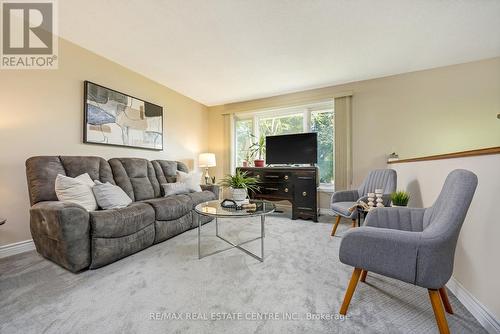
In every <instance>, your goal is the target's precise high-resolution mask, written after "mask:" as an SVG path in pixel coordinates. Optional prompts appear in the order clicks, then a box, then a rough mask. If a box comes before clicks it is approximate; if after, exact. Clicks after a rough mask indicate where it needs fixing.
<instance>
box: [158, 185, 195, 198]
mask: <svg viewBox="0 0 500 334" xmlns="http://www.w3.org/2000/svg"><path fill="white" fill-rule="evenodd" d="M161 186H162V187H163V192H164V193H165V197H167V196H170V195H179V194H187V193H189V189H188V187H187V184H185V183H184V182H175V183H162V184H161Z"/></svg>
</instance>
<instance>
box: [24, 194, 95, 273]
mask: <svg viewBox="0 0 500 334" xmlns="http://www.w3.org/2000/svg"><path fill="white" fill-rule="evenodd" d="M30 229H31V235H32V236H33V241H34V242H35V246H36V249H37V251H38V252H39V253H40V254H41V255H43V256H45V257H47V258H49V259H50V260H52V261H54V262H56V263H57V264H59V265H60V266H62V267H64V268H66V269H68V270H70V271H73V272H77V271H79V270H81V269H84V268H86V267H88V266H89V264H90V222H89V212H88V211H87V210H85V209H84V208H83V207H82V206H80V205H78V204H74V203H70V202H60V201H50V202H38V203H36V204H35V205H33V206H32V207H31V209H30Z"/></svg>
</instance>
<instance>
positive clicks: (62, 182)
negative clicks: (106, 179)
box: [55, 173, 97, 211]
mask: <svg viewBox="0 0 500 334" xmlns="http://www.w3.org/2000/svg"><path fill="white" fill-rule="evenodd" d="M93 186H94V182H93V181H92V179H91V178H90V176H89V174H87V173H85V174H82V175H79V176H77V177H75V178H72V177H69V176H64V175H61V174H57V177H56V182H55V191H56V195H57V199H58V200H60V201H63V202H72V203H76V204H78V205H81V206H83V207H84V208H85V210H87V211H94V210H97V202H96V200H95V197H94V193H93V192H92V187H93Z"/></svg>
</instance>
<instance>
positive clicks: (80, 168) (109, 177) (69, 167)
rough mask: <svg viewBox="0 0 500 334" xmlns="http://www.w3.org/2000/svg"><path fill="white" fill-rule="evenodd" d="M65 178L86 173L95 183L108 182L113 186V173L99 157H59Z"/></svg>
mask: <svg viewBox="0 0 500 334" xmlns="http://www.w3.org/2000/svg"><path fill="white" fill-rule="evenodd" d="M59 159H61V163H62V165H63V167H64V170H65V172H66V173H65V174H64V175H66V176H69V177H77V176H78V175H81V174H84V173H88V174H89V176H90V178H91V179H92V180H93V181H95V180H99V181H101V182H109V183H111V184H115V180H114V179H113V172H112V171H111V167H110V166H109V164H108V162H107V161H106V160H104V159H103V158H100V157H85V156H64V155H62V156H60V157H59Z"/></svg>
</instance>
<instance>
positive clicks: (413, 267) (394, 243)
mask: <svg viewBox="0 0 500 334" xmlns="http://www.w3.org/2000/svg"><path fill="white" fill-rule="evenodd" d="M421 235H422V233H421V232H409V231H399V230H392V229H385V228H375V227H365V226H363V227H360V228H356V229H352V230H350V231H348V232H346V233H345V235H344V237H343V238H342V242H341V244H340V250H339V257H340V261H341V262H342V263H344V264H348V265H351V266H353V267H355V268H362V269H365V270H368V271H373V272H375V273H378V274H381V275H385V276H388V277H392V278H396V279H399V280H402V281H404V282H407V283H411V284H415V277H416V272H417V256H418V249H419V244H420V238H421Z"/></svg>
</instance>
